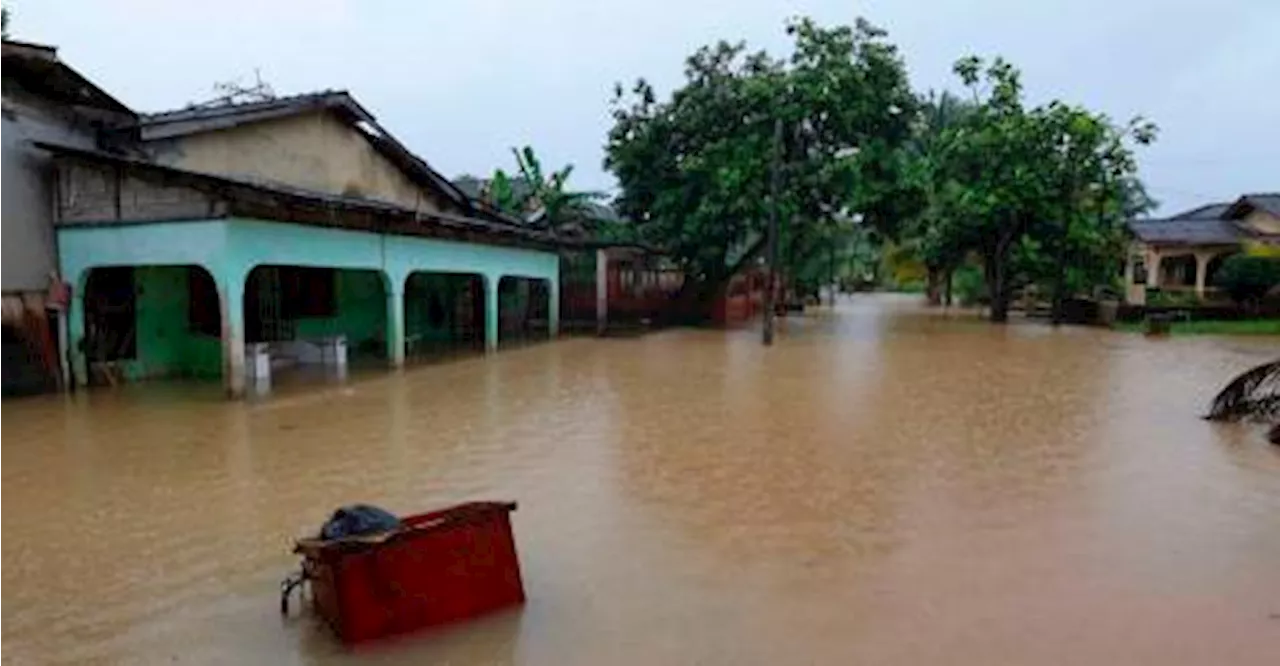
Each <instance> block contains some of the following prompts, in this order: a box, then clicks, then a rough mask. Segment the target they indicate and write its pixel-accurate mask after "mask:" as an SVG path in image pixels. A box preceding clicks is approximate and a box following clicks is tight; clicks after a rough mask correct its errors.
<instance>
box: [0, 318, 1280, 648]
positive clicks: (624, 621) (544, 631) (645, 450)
mask: <svg viewBox="0 0 1280 666" xmlns="http://www.w3.org/2000/svg"><path fill="white" fill-rule="evenodd" d="M784 327H785V328H784V334H783V336H782V337H781V339H780V343H779V344H778V345H777V346H775V347H774V348H772V349H769V350H765V349H763V348H761V347H760V346H759V343H758V341H757V337H756V334H755V333H753V332H750V331H739V332H727V333H726V332H716V331H693V330H676V331H668V332H663V333H658V334H654V335H650V336H647V337H643V338H637V339H605V340H595V339H572V340H565V341H561V342H557V343H554V344H547V345H542V346H536V347H529V348H525V349H519V350H513V351H510V352H504V353H502V354H498V355H496V356H491V357H487V358H482V357H477V358H470V359H464V360H460V361H457V362H454V363H449V364H443V365H432V366H425V367H419V368H415V369H412V370H409V371H406V372H404V373H399V374H390V375H375V376H360V377H357V378H356V379H355V381H352V382H350V383H348V384H345V385H336V386H324V387H315V388H312V389H309V390H285V391H281V392H279V393H278V394H277V395H274V396H272V397H270V398H268V399H265V400H259V401H252V402H249V403H245V404H230V403H226V402H223V401H222V400H221V393H220V390H219V389H218V387H216V386H211V387H173V386H145V387H135V388H130V389H127V390H121V391H118V392H95V393H92V394H88V395H84V394H82V395H78V396H75V397H74V398H71V399H64V398H61V397H46V398H39V399H33V400H22V401H9V402H6V403H4V405H3V417H4V420H3V423H4V433H3V434H4V448H5V451H4V454H5V458H6V459H7V464H5V465H4V467H3V499H4V500H5V504H6V505H7V506H8V509H7V510H5V512H4V523H3V537H4V539H3V558H4V560H3V565H4V566H3V584H4V587H3V589H4V598H3V611H4V626H3V646H4V658H5V660H6V661H7V662H12V663H31V662H35V663H72V662H75V663H131V664H135V663H136V664H146V663H173V662H175V661H177V662H183V663H308V664H328V663H365V662H368V663H391V664H394V663H522V664H565V663H576V664H598V663H635V664H653V663H691V662H705V663H760V664H778V663H975V664H990V663H1064V664H1066V663H1148V662H1150V663H1163V664H1172V663H1188V664H1192V663H1195V664H1201V663H1267V662H1268V661H1270V659H1273V658H1274V656H1275V655H1276V654H1280V619H1278V618H1280V573H1278V572H1277V570H1276V566H1275V564H1276V562H1277V561H1280V522H1278V521H1277V516H1278V515H1280V450H1278V449H1275V448H1274V447H1269V445H1267V444H1265V443H1264V441H1263V439H1262V437H1261V436H1260V434H1259V433H1257V432H1255V431H1253V430H1251V429H1250V428H1248V427H1245V426H1240V427H1231V426H1227V427H1224V426H1214V425H1211V424H1208V423H1205V422H1203V421H1201V420H1200V419H1199V418H1197V414H1198V413H1199V411H1200V410H1201V409H1202V408H1203V405H1205V404H1206V402H1207V401H1208V399H1209V398H1210V397H1211V395H1212V393H1213V391H1214V390H1215V389H1216V388H1217V387H1218V385H1219V384H1220V383H1221V382H1222V381H1224V380H1225V379H1226V378H1229V377H1230V376H1232V375H1233V374H1235V373H1236V372H1237V371H1239V370H1241V369H1243V368H1245V367H1247V366H1250V365H1252V364H1256V363H1258V362H1261V361H1262V360H1265V359H1266V358H1267V357H1268V355H1273V354H1274V351H1275V349H1276V348H1277V346H1280V341H1277V340H1276V339H1274V338H1272V339H1269V340H1268V339H1255V340H1234V339H1232V340H1228V339H1211V338H1204V339H1171V340H1162V341H1151V340H1146V339H1143V338H1140V337H1135V336H1129V335H1124V334H1118V333H1111V332H1107V331H1100V330H1089V329H1077V328H1063V329H1060V330H1053V329H1050V328H1047V327H1038V326H1024V325H1013V326H1009V327H1007V328H998V327H991V326H988V325H986V324H984V323H981V322H979V321H975V320H973V319H971V318H968V317H951V318H949V317H945V316H940V315H938V314H936V313H924V312H921V311H918V310H917V309H916V308H915V307H914V306H913V305H911V302H910V301H906V300H902V299H895V298H890V297H873V296H868V297H859V298H858V299H856V300H853V301H851V302H849V303H846V304H845V305H843V306H841V307H840V308H839V309H838V310H837V311H835V312H829V311H827V312H819V313H817V314H815V315H813V316H809V317H805V318H802V319H792V320H788V321H787V322H786V323H785V324H784ZM472 498H498V499H506V498H510V499H516V500H518V501H519V502H520V503H521V505H520V510H519V511H518V512H517V513H516V514H515V516H514V518H515V526H516V531H517V539H518V542H519V546H520V549H521V557H522V562H523V565H524V570H525V579H526V584H527V586H528V592H529V596H530V602H529V604H528V605H527V606H526V607H524V608H523V609H520V610H517V611H512V612H506V613H502V614H499V615H496V616H492V617H488V618H485V619H484V620H482V621H479V622H476V623H472V624H467V625H464V626H459V627H454V628H450V629H446V630H440V631H435V632H429V633H427V634H424V635H421V636H417V637H414V638H410V639H405V640H401V641H397V642H395V643H393V644H390V645H386V646H380V647H378V648H376V649H373V650H364V651H360V652H356V653H347V652H344V651H343V650H341V649H340V648H339V647H338V646H337V645H336V644H335V642H334V641H333V639H332V638H331V637H330V636H329V635H328V634H327V633H326V632H325V631H324V630H323V629H321V628H320V627H319V626H318V625H317V623H316V622H315V621H314V618H312V617H310V616H308V615H304V616H302V617H300V618H298V617H295V618H291V619H288V620H283V621H282V620H281V619H280V618H279V617H278V615H277V606H276V597H275V595H276V583H277V581H278V580H279V579H280V578H281V577H282V576H283V574H284V573H285V572H286V571H287V570H289V569H290V568H291V567H292V566H293V565H294V562H293V559H292V557H291V556H290V555H289V548H290V543H291V538H292V537H293V536H295V535H299V534H301V533H303V532H308V531H311V530H313V529H315V528H316V526H318V525H319V524H320V523H321V522H322V521H323V520H324V518H325V517H326V515H327V514H328V512H329V511H330V510H331V509H332V508H333V507H335V506H338V505H340V504H344V503H349V502H353V501H364V502H372V503H376V504H381V505H384V506H386V507H388V508H391V509H393V510H396V511H403V512H410V511H418V510H422V509H425V508H429V507H434V506H437V505H441V504H446V503H452V502H454V501H458V500H463V499H472Z"/></svg>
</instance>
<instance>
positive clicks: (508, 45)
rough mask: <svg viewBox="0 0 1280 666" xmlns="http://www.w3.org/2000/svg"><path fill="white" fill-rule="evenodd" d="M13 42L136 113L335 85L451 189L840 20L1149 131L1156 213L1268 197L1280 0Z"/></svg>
mask: <svg viewBox="0 0 1280 666" xmlns="http://www.w3.org/2000/svg"><path fill="white" fill-rule="evenodd" d="M5 4H6V6H8V7H10V9H11V11H12V13H13V17H12V22H11V25H10V32H11V35H12V36H13V37H14V38H16V39H24V40H29V41H36V42H43V43H48V44H52V45H55V46H58V47H59V48H60V53H61V55H62V57H63V58H64V59H66V60H67V61H68V62H69V63H70V64H71V65H72V66H73V67H75V68H77V69H78V70H80V71H81V72H82V73H84V74H85V75H87V76H88V77H90V78H91V79H93V80H94V81H95V82H97V83H98V84H99V85H101V86H102V87H104V88H105V89H106V90H108V91H109V92H111V93H113V94H114V95H116V96H117V97H118V98H119V99H121V101H123V102H125V103H126V104H129V105H131V106H133V107H134V108H136V109H138V110H141V111H158V110H163V109H168V108H173V107H180V106H183V105H185V104H186V103H188V102H191V101H201V100H205V99H208V98H210V97H212V96H213V95H212V92H211V84H212V83H214V82H215V81H228V80H233V79H237V78H239V79H242V80H244V81H249V80H251V79H252V76H253V70H254V69H255V68H258V69H260V70H261V72H262V76H263V78H264V79H265V80H266V81H267V82H269V83H270V84H271V85H272V86H273V87H274V88H275V90H276V92H277V93H280V94H292V93H298V92H306V91H312V90H318V89H324V88H333V89H347V90H350V91H351V92H352V93H353V94H354V95H355V96H356V98H357V99H359V100H360V101H361V102H362V103H363V104H364V105H365V106H366V107H367V108H369V109H370V110H371V111H372V112H373V113H374V115H376V116H377V117H378V120H379V121H380V123H381V124H382V125H383V126H385V127H386V128H388V129H389V130H390V131H391V132H392V133H394V134H395V135H396V136H397V137H398V138H399V139H400V140H401V141H403V142H404V143H406V144H407V145H408V146H409V147H410V148H411V149H413V150H414V151H416V152H418V153H419V154H420V155H422V156H423V157H424V158H426V159H427V160H428V161H429V162H430V163H431V164H432V165H433V166H434V167H436V168H437V169H438V170H440V171H442V172H443V173H445V174H446V175H448V176H456V175H458V174H460V173H463V172H470V173H474V174H488V173H489V172H491V171H492V170H493V168H495V167H503V168H508V169H510V168H512V164H511V162H512V158H511V155H510V152H509V148H510V147H511V146H513V145H523V144H531V145H533V146H534V147H535V149H536V150H537V151H538V153H539V155H540V156H542V159H543V161H544V163H546V164H547V165H548V166H551V167H558V166H560V165H562V164H564V163H573V164H574V165H575V169H576V171H575V174H574V177H573V180H572V182H571V185H572V186H574V187H576V188H581V189H610V188H612V187H613V181H612V178H611V177H610V176H609V175H608V174H607V173H605V172H604V171H603V169H602V167H601V165H600V162H601V159H602V157H603V149H602V146H603V143H604V137H605V133H606V132H607V130H608V128H609V126H610V124H611V123H610V118H609V115H608V110H609V105H608V102H609V98H610V95H611V94H612V89H613V83H614V82H615V81H618V80H622V81H623V82H630V81H632V80H633V79H635V78H636V77H637V76H645V77H646V78H648V79H650V80H651V81H653V82H654V83H655V84H657V85H659V86H660V88H662V89H664V90H665V89H669V88H670V87H671V86H672V85H675V84H677V83H679V81H680V80H681V66H682V62H683V59H684V58H685V57H686V56H687V55H688V54H689V53H691V52H692V51H693V50H694V49H695V48H697V47H698V46H700V45H702V44H706V43H709V42H712V41H714V40H716V39H719V38H726V39H730V40H737V39H746V40H747V41H748V42H749V43H750V44H751V45H752V46H755V47H764V48H767V49H768V50H769V51H770V52H772V53H775V54H782V53H784V52H785V49H786V45H787V39H786V37H785V35H784V34H783V32H782V23H783V21H784V19H785V18H787V17H789V16H794V15H796V14H807V15H810V16H813V17H815V18H817V19H818V20H820V21H822V22H825V23H834V22H850V21H852V19H853V18H854V17H855V16H857V15H862V16H865V17H867V18H868V19H870V20H871V21H872V22H873V23H875V24H877V25H880V26H882V27H884V28H886V29H887V30H888V31H889V36H890V39H891V40H892V41H894V43H896V44H898V45H899V47H900V48H901V49H902V50H903V53H904V55H905V58H906V62H907V66H908V69H909V71H910V74H911V78H912V83H913V85H914V86H915V87H916V88H917V89H926V88H942V87H951V88H957V87H958V86H957V85H956V82H955V79H954V77H953V76H952V75H951V74H950V65H951V63H952V62H953V61H954V60H955V59H956V58H958V57H960V56H962V55H966V54H970V53H975V54H979V55H984V56H990V55H995V54H1000V55H1004V56H1005V57H1006V58H1008V59H1009V60H1011V61H1012V62H1013V63H1014V64H1016V65H1017V66H1018V67H1020V68H1021V69H1022V71H1023V78H1024V82H1025V83H1026V85H1027V89H1028V91H1029V94H1030V95H1031V97H1032V99H1033V100H1034V101H1043V100H1047V99H1049V98H1053V97H1057V98H1060V99H1063V100H1064V101H1068V102H1077V103H1082V104H1084V105H1086V106H1088V107H1090V108H1091V109H1095V110H1100V111H1104V112H1106V113H1108V114H1110V115H1111V116H1113V117H1115V118H1117V119H1127V118H1128V117H1129V116H1132V115H1134V114H1143V115H1145V116H1147V117H1149V118H1150V119H1152V120H1154V121H1156V122H1157V123H1158V124H1159V125H1160V127H1161V136H1160V139H1159V141H1158V142H1157V144H1156V145H1155V146H1153V147H1152V148H1149V149H1147V150H1146V151H1144V152H1143V153H1142V154H1141V160H1142V166H1143V171H1142V175H1143V177H1144V179H1145V180H1146V182H1147V184H1148V187H1149V188H1150V190H1151V192H1152V193H1153V194H1154V195H1155V197H1156V198H1157V199H1159V200H1161V202H1162V203H1163V206H1162V208H1161V212H1163V213H1172V212H1176V211H1177V210H1180V209H1183V208H1188V207H1191V206H1194V205H1198V204H1199V203H1202V202H1206V201H1208V200H1219V199H1230V198H1233V197H1234V196H1235V195H1237V194H1239V193H1242V192H1257V191H1277V190H1280V168H1278V166H1280V161H1278V160H1277V156H1278V155H1280V85H1278V84H1280V1H1278V0H1212V1H1199V2H1192V1H1189V0H1039V1H1035V0H1026V1H1018V0H882V1H880V0H870V1H866V2H834V1H826V2H824V1H814V2H764V1H756V0H738V1H736V2H734V1H721V0H714V1H705V2H703V1H699V0H683V1H669V0H633V1H632V2H615V1H612V0H561V1H559V2H546V1H544V2H538V1H536V0H524V1H519V0H507V1H500V0H460V1H454V2H438V1H433V0H422V1H420V2H414V1H412V0H403V1H400V2H392V1H390V0H350V1H343V0H288V1H275V2H273V1H272V0H253V1H249V0H213V1H204V2H196V1H185V2H180V1H178V0H173V1H162V0H98V1H90V0H83V1H81V0H15V1H12V2H8V1H6V3H5Z"/></svg>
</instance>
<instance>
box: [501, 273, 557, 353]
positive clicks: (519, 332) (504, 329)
mask: <svg viewBox="0 0 1280 666" xmlns="http://www.w3.org/2000/svg"><path fill="white" fill-rule="evenodd" d="M550 313H551V287H550V284H549V283H548V282H547V281H546V280H541V279H536V278H526V277H514V276H508V277H504V278H502V279H501V280H499V281H498V344H499V345H500V346H502V345H511V344H523V343H527V342H533V341H537V340H546V339H548V338H550V337H551V329H550V319H549V318H550Z"/></svg>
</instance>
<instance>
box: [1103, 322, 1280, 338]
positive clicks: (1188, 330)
mask: <svg viewBox="0 0 1280 666" xmlns="http://www.w3.org/2000/svg"><path fill="white" fill-rule="evenodd" d="M1115 327H1116V330H1119V331H1131V332H1142V331H1144V330H1146V326H1145V324H1143V323H1142V322H1140V321H1135V322H1118V323H1116V326H1115ZM1171 332H1172V333H1173V335H1280V319H1240V320H1233V321H1228V320H1225V319H1204V320H1199V321H1175V322H1173V328H1172V330H1171Z"/></svg>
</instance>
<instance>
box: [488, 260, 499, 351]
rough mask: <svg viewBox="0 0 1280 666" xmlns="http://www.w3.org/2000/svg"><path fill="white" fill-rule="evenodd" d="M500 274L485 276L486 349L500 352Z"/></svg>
mask: <svg viewBox="0 0 1280 666" xmlns="http://www.w3.org/2000/svg"><path fill="white" fill-rule="evenodd" d="M501 279H502V276H501V275H499V274H496V273H494V274H489V275H486V276H484V349H485V351H490V352H492V351H497V350H498V282H499V281H500V280H501Z"/></svg>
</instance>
